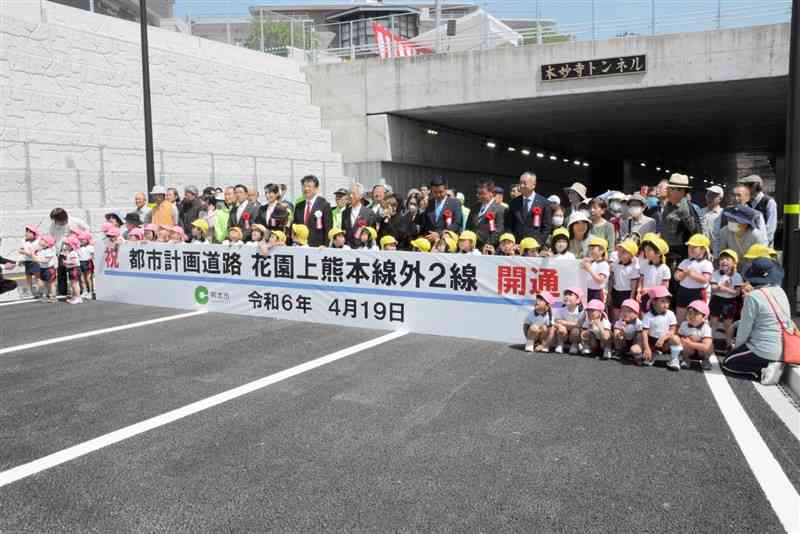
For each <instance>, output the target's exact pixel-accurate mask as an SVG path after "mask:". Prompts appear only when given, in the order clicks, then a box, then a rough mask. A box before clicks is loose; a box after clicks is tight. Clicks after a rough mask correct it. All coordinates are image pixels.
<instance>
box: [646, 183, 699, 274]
mask: <svg viewBox="0 0 800 534" xmlns="http://www.w3.org/2000/svg"><path fill="white" fill-rule="evenodd" d="M689 188H690V186H689V177H688V176H686V175H685V174H677V173H676V174H673V175H672V176H670V178H669V181H668V182H667V203H666V204H665V205H664V209H663V210H662V212H661V219H660V220H658V222H657V226H658V233H659V234H661V237H662V238H663V239H664V241H666V242H667V244H668V245H669V254H668V255H667V264H668V265H669V266H670V269H672V272H675V268H676V267H677V266H678V263H679V262H680V261H681V260H683V259H684V258H686V257H687V256H688V253H687V252H688V250H687V247H686V242H687V241H688V240H689V238H690V237H691V236H692V235H694V234H697V233H699V232H700V217H699V216H698V214H697V212H696V211H695V209H694V208H693V207H692V205H691V204H690V203H689V199H688V198H686V193H687V192H688V191H689Z"/></svg>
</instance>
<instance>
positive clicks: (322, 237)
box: [294, 174, 333, 247]
mask: <svg viewBox="0 0 800 534" xmlns="http://www.w3.org/2000/svg"><path fill="white" fill-rule="evenodd" d="M300 183H301V184H302V186H303V196H304V197H305V198H304V199H303V200H301V201H300V202H298V203H297V205H296V206H295V207H294V223H295V224H305V225H306V226H308V246H310V247H321V246H323V245H327V244H328V231H329V230H330V229H331V227H332V226H333V213H332V212H331V205H330V204H328V201H327V200H325V199H324V198H322V197H321V196H319V178H317V177H316V176H314V175H313V174H309V175H308V176H303V179H302V180H300Z"/></svg>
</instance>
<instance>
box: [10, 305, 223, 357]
mask: <svg viewBox="0 0 800 534" xmlns="http://www.w3.org/2000/svg"><path fill="white" fill-rule="evenodd" d="M204 313H208V311H207V310H197V311H193V312H189V313H181V314H178V315H168V316H167V317H159V318H158V319H150V320H147V321H140V322H138V323H129V324H124V325H120V326H112V327H110V328H101V329H99V330H90V331H88V332H81V333H80V334H72V335H69V336H62V337H54V338H51V339H43V340H42V341H35V342H33V343H25V344H24V345H15V346H13V347H6V348H4V349H0V356H1V355H3V354H8V353H10V352H18V351H21V350H28V349H35V348H36V347H43V346H45V345H53V344H55V343H63V342H65V341H73V340H76V339H83V338H87V337H92V336H100V335H103V334H110V333H112V332H119V331H121V330H129V329H131V328H139V327H140V326H149V325H151V324H158V323H164V322H167V321H174V320H176V319H185V318H187V317H194V316H195V315H202V314H204Z"/></svg>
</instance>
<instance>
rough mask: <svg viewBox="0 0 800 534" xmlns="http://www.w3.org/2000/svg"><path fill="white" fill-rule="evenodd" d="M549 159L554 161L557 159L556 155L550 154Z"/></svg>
mask: <svg viewBox="0 0 800 534" xmlns="http://www.w3.org/2000/svg"><path fill="white" fill-rule="evenodd" d="M550 159H551V160H553V161H555V160H557V159H558V156H555V155H553V156H550Z"/></svg>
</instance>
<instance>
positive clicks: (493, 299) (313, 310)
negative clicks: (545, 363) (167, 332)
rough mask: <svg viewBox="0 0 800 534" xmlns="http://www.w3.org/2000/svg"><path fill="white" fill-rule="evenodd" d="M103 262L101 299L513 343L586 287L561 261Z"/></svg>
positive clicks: (193, 250) (157, 250)
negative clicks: (527, 321) (539, 301)
mask: <svg viewBox="0 0 800 534" xmlns="http://www.w3.org/2000/svg"><path fill="white" fill-rule="evenodd" d="M95 263H96V273H95V276H96V284H95V285H96V288H97V290H96V291H97V298H98V299H99V300H109V301H115V302H125V303H130V304H141V305H149V306H165V307H170V308H180V309H208V310H209V311H211V312H222V313H235V314H240V315H249V316H253V317H273V318H276V319H291V320H293V321H310V322H318V323H329V324H336V325H342V326H354V327H361V328H374V329H383V330H401V329H402V330H408V331H411V332H419V333H423V334H436V335H444V336H454V337H466V338H475V339H484V340H492V341H501V342H506V343H520V342H522V341H523V337H522V322H523V320H524V318H525V316H526V315H527V313H528V311H529V310H530V306H531V305H532V304H533V302H534V295H535V294H536V293H537V292H539V291H551V292H553V294H559V293H560V292H561V291H563V289H564V288H567V287H570V286H577V287H580V288H582V289H583V290H585V288H586V275H585V273H584V272H583V271H581V270H580V269H579V264H578V262H577V261H575V260H561V259H553V258H522V257H505V256H479V255H474V256H473V255H464V254H428V253H417V252H389V251H387V252H376V251H365V250H359V251H352V250H338V249H330V248H326V249H313V248H299V247H277V248H273V249H272V251H271V252H270V254H269V255H267V256H261V255H260V254H259V253H258V249H257V248H256V247H251V246H244V247H229V246H223V245H195V244H186V245H170V244H161V243H125V244H123V245H121V246H120V247H119V250H118V253H117V254H116V255H114V254H109V255H106V254H105V253H104V250H103V247H102V245H100V246H98V250H97V258H96V260H95Z"/></svg>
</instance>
